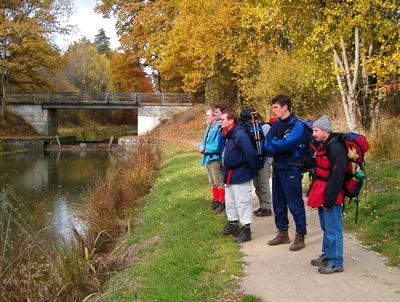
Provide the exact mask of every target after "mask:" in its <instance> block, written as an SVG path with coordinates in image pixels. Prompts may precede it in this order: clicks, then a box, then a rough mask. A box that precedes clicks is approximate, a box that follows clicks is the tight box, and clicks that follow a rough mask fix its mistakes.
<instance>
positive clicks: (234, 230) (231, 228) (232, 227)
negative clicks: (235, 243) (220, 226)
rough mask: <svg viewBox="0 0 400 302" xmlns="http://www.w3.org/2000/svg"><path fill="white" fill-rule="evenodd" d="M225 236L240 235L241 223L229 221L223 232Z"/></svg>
mask: <svg viewBox="0 0 400 302" xmlns="http://www.w3.org/2000/svg"><path fill="white" fill-rule="evenodd" d="M221 234H222V235H224V236H229V235H233V236H238V235H239V223H238V222H232V221H229V222H228V224H227V226H226V227H225V229H224V230H223V231H222V232H221Z"/></svg>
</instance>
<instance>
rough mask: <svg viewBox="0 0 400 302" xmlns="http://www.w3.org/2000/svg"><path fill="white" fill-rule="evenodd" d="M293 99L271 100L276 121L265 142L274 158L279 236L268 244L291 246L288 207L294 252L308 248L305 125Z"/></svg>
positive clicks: (267, 150) (273, 194)
mask: <svg viewBox="0 0 400 302" xmlns="http://www.w3.org/2000/svg"><path fill="white" fill-rule="evenodd" d="M290 106H291V99H290V97H289V96H287V95H284V94H280V95H277V96H276V97H274V98H273V99H272V113H273V114H274V115H275V116H276V117H277V121H276V122H275V123H274V124H273V125H272V127H271V129H270V131H269V132H268V134H267V137H266V139H265V146H264V148H265V150H266V152H267V156H272V157H273V161H272V167H273V172H272V206H273V209H274V217H275V225H276V228H277V229H278V232H277V235H276V236H275V238H273V239H272V240H269V241H268V245H272V246H273V245H279V244H287V243H290V238H289V234H288V229H289V219H288V208H289V210H290V212H291V213H292V215H293V219H294V222H295V224H296V237H295V240H294V242H293V244H292V245H291V246H290V250H291V251H298V250H301V249H303V248H304V247H305V243H304V237H305V235H306V234H307V227H306V213H305V208H304V201H303V192H302V185H301V181H302V178H303V175H302V172H301V169H300V167H301V160H300V157H301V150H302V148H301V147H303V145H302V144H303V131H304V126H303V123H301V122H300V121H299V120H298V119H297V117H296V116H295V115H294V114H293V113H291V111H290Z"/></svg>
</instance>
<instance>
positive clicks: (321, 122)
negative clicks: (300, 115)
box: [313, 115, 332, 133]
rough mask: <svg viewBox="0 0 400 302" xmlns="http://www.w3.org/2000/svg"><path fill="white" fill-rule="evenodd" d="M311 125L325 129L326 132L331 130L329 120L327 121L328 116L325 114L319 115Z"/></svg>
mask: <svg viewBox="0 0 400 302" xmlns="http://www.w3.org/2000/svg"><path fill="white" fill-rule="evenodd" d="M313 127H317V128H319V129H322V130H325V131H326V132H328V133H331V132H332V127H331V122H330V121H329V118H328V117H327V116H326V115H324V116H321V117H320V118H319V119H317V120H316V121H315V122H314V123H313Z"/></svg>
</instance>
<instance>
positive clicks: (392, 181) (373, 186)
mask: <svg viewBox="0 0 400 302" xmlns="http://www.w3.org/2000/svg"><path fill="white" fill-rule="evenodd" d="M399 170H400V160H386V161H384V160H379V161H378V160H374V161H371V162H369V163H368V164H367V166H366V173H367V174H366V175H367V180H366V183H365V185H364V188H365V190H364V192H363V193H362V194H361V196H360V201H359V217H358V223H357V224H356V223H354V218H355V204H354V203H351V204H349V205H347V208H346V209H347V210H346V213H347V215H346V220H345V230H346V231H347V232H351V233H354V234H355V235H356V236H357V238H358V239H359V240H360V241H361V243H362V244H363V245H365V246H366V247H367V248H371V249H372V250H374V251H377V252H378V253H380V254H382V255H383V256H384V257H386V258H387V261H386V262H387V264H388V265H390V266H397V267H400V245H399V242H400V191H399V188H400V175H399Z"/></svg>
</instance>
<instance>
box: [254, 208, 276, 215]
mask: <svg viewBox="0 0 400 302" xmlns="http://www.w3.org/2000/svg"><path fill="white" fill-rule="evenodd" d="M254 214H255V215H256V216H257V217H265V216H271V215H272V211H271V210H269V209H261V208H259V209H258V210H257V211H254Z"/></svg>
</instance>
